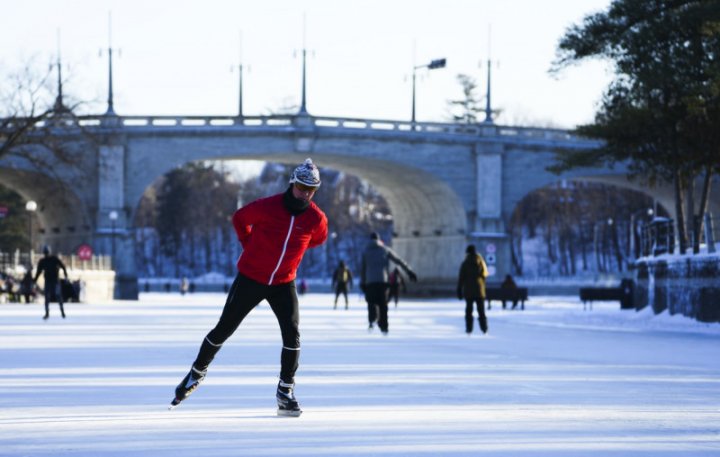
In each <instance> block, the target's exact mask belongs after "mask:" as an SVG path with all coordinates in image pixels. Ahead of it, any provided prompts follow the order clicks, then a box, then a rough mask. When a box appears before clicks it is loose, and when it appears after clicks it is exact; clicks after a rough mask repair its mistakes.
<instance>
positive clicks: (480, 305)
mask: <svg viewBox="0 0 720 457" xmlns="http://www.w3.org/2000/svg"><path fill="white" fill-rule="evenodd" d="M473 302H474V303H475V304H476V306H477V311H478V323H479V324H480V330H482V332H483V333H486V332H487V329H488V326H487V318H486V317H485V299H484V298H482V297H478V298H466V299H465V331H466V332H467V333H472V331H473Z"/></svg>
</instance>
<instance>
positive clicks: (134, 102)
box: [0, 0, 610, 127]
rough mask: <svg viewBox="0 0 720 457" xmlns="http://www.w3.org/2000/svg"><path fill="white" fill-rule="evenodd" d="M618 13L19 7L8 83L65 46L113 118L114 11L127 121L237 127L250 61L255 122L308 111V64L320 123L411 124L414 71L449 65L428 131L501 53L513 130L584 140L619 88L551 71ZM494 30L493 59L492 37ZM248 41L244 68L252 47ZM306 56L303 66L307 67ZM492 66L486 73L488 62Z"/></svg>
mask: <svg viewBox="0 0 720 457" xmlns="http://www.w3.org/2000/svg"><path fill="white" fill-rule="evenodd" d="M609 3H610V2H609V1H608V0H582V1H573V0H550V1H545V2H536V1H532V0H505V1H502V0H484V1H481V0H474V1H473V0H449V1H445V2H439V1H434V2H430V1H425V0H417V1H404V0H403V1H387V0H386V1H376V0H369V1H355V2H342V1H329V0H316V1H291V0H274V1H272V0H271V1H264V2H246V1H237V0H235V1H231V0H206V1H203V2H199V1H188V0H173V1H166V0H155V1H152V0H146V1H138V0H124V1H114V0H101V1H98V0H55V1H53V0H28V1H24V2H6V4H5V5H4V7H3V15H2V16H0V73H7V72H8V71H10V70H12V69H13V68H16V67H17V65H18V62H21V61H26V60H28V59H30V58H35V59H36V60H37V61H38V62H40V63H41V66H42V67H44V66H45V65H46V63H47V62H49V61H51V60H53V59H54V56H55V55H56V49H57V34H58V32H57V31H58V29H59V30H60V36H61V39H60V43H61V50H62V56H63V62H64V64H65V65H66V70H65V74H66V76H67V78H68V84H67V88H66V90H67V91H68V92H71V93H73V94H77V95H78V96H80V97H81V98H83V99H86V100H96V101H97V102H98V104H97V105H95V106H93V107H91V109H90V111H93V112H102V111H104V105H103V103H104V100H105V99H106V98H107V62H106V60H105V59H104V58H103V57H99V56H98V51H99V50H100V49H101V48H107V45H108V12H110V11H112V41H113V47H114V48H118V49H120V52H119V54H120V55H119V57H118V58H117V59H116V60H115V62H114V65H115V73H114V78H115V87H114V88H115V109H116V111H117V112H118V113H119V114H126V115H151V114H154V115H201V114H204V115H233V114H235V113H236V112H237V104H238V103H237V99H238V83H237V76H238V75H237V71H236V70H235V72H231V71H230V69H231V67H237V65H238V63H239V62H240V60H241V59H242V61H243V63H244V65H245V66H246V67H248V66H249V67H250V69H249V72H246V73H245V77H244V86H245V90H244V113H245V114H246V115H256V114H268V113H269V112H270V111H274V110H277V109H279V108H280V107H282V106H286V105H291V104H297V103H299V98H300V69H301V64H300V59H299V58H298V57H297V56H294V54H295V53H296V51H298V50H299V49H301V48H302V46H303V17H305V18H306V19H305V24H306V27H305V30H306V31H305V42H306V46H307V49H308V50H309V51H310V57H309V59H308V86H307V89H308V110H309V111H310V112H311V114H315V115H321V116H336V117H350V118H355V117H357V118H374V119H392V120H408V119H409V118H410V108H411V93H412V90H411V83H410V75H411V73H412V67H413V64H416V65H420V64H425V63H427V62H429V61H430V60H432V59H435V58H440V57H445V58H447V59H448V66H447V68H445V69H440V70H434V71H432V72H429V73H428V72H426V71H425V72H423V71H421V72H419V73H418V76H419V79H418V84H417V119H418V120H419V121H444V120H447V118H448V113H447V100H449V99H453V98H458V97H459V96H460V86H459V84H458V83H457V82H456V75H457V74H458V73H465V74H469V75H471V76H473V77H475V78H476V79H477V81H478V83H479V84H480V86H481V88H482V90H481V92H482V93H483V94H484V92H485V81H486V79H485V74H486V67H485V64H484V62H485V61H486V60H487V58H488V48H490V49H491V53H492V59H493V60H494V61H498V62H499V66H497V67H495V68H494V70H493V97H492V98H493V105H494V107H495V108H500V109H502V110H503V113H502V116H501V117H500V118H499V119H498V123H501V124H516V125H518V124H519V125H528V126H548V125H552V126H558V127H573V126H575V125H577V124H578V123H584V122H589V121H590V120H592V117H593V114H594V112H595V108H596V105H595V104H596V103H597V101H598V100H599V98H600V96H601V94H602V91H603V88H604V87H605V86H606V85H607V83H608V81H609V79H610V75H609V74H608V71H607V66H606V65H605V64H603V63H601V62H590V63H587V64H583V65H580V66H578V67H573V68H570V69H568V70H566V71H565V72H563V73H562V74H561V75H560V77H559V78H555V77H552V76H550V75H549V74H548V72H547V70H548V68H549V66H550V64H551V62H552V60H553V58H554V55H555V47H556V45H557V42H558V39H559V38H560V36H561V35H562V34H563V32H564V31H565V29H566V28H567V27H568V26H570V25H571V24H573V23H577V22H579V21H580V20H581V19H582V18H583V16H585V15H586V14H589V13H592V12H595V11H599V10H601V9H604V8H606V7H607V6H608V5H609ZM489 28H490V29H491V31H492V32H491V37H492V38H491V41H492V43H491V46H489V43H488V35H489V33H488V29H489ZM241 31H242V57H241V46H240V41H241V40H240V35H241ZM298 55H299V54H298ZM481 61H482V62H483V65H482V66H479V63H480V62H481Z"/></svg>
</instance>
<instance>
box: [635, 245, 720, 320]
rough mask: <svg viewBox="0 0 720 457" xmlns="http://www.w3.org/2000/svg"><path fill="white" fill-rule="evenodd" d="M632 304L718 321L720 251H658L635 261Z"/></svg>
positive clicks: (719, 310)
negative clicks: (710, 252)
mask: <svg viewBox="0 0 720 457" xmlns="http://www.w3.org/2000/svg"><path fill="white" fill-rule="evenodd" d="M636 267H637V276H636V285H635V294H634V301H635V307H636V308H637V309H638V310H640V309H643V308H645V307H646V306H651V307H652V309H653V311H654V312H655V313H656V314H659V313H661V312H663V311H665V310H668V312H669V313H670V314H671V315H672V314H682V315H684V316H688V317H692V318H695V319H697V320H699V321H702V322H720V254H704V255H696V256H691V255H688V256H675V255H661V256H658V257H645V258H642V259H640V260H638V261H637V263H636Z"/></svg>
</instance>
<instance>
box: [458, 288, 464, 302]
mask: <svg viewBox="0 0 720 457" xmlns="http://www.w3.org/2000/svg"><path fill="white" fill-rule="evenodd" d="M457 297H458V300H462V299H463V294H462V289H460V288H459V287H458V290H457Z"/></svg>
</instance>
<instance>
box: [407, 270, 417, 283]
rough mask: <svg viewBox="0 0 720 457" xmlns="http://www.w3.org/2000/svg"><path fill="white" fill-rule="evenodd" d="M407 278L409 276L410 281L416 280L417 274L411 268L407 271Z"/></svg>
mask: <svg viewBox="0 0 720 457" xmlns="http://www.w3.org/2000/svg"><path fill="white" fill-rule="evenodd" d="M408 278H410V281H412V282H417V275H416V274H415V272H414V271H412V270H410V271H408Z"/></svg>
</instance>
